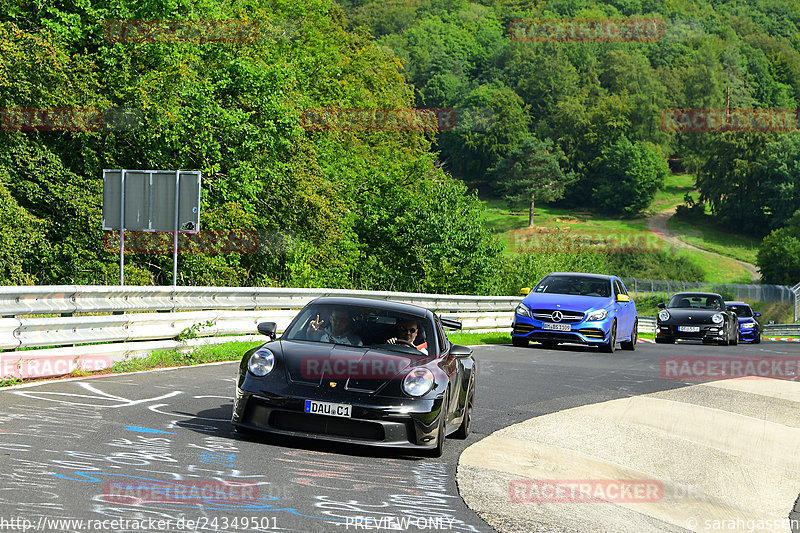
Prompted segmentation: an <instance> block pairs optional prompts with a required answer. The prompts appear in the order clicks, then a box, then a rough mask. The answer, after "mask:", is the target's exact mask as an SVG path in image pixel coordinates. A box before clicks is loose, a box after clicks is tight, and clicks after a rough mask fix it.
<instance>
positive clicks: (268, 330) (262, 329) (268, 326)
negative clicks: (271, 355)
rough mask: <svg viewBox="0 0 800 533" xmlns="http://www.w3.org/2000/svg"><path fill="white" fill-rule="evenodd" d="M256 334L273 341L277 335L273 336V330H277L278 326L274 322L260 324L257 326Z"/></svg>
mask: <svg viewBox="0 0 800 533" xmlns="http://www.w3.org/2000/svg"><path fill="white" fill-rule="evenodd" d="M257 329H258V332H259V333H261V334H262V335H266V336H267V337H269V338H270V339H272V340H275V338H276V337H277V335H276V334H275V330H277V329H278V325H277V324H275V322H261V323H260V324H259V325H258V328H257Z"/></svg>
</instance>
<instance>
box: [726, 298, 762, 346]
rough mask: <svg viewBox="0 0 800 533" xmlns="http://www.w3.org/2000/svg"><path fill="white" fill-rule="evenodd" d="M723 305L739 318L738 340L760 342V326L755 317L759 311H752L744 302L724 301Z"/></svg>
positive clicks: (759, 314)
mask: <svg viewBox="0 0 800 533" xmlns="http://www.w3.org/2000/svg"><path fill="white" fill-rule="evenodd" d="M725 307H727V308H728V309H730V310H731V311H733V312H734V313H736V316H737V317H738V319H739V340H740V341H742V342H752V343H753V344H758V343H760V342H761V327H760V326H759V324H758V322H756V318H755V317H758V316H761V313H754V312H753V308H752V307H750V306H749V305H747V304H746V303H744V302H725Z"/></svg>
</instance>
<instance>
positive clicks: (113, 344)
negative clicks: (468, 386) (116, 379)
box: [0, 285, 521, 377]
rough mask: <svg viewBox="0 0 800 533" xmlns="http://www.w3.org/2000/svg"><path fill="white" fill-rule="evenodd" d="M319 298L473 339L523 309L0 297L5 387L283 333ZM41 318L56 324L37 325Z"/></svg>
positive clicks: (34, 294)
mask: <svg viewBox="0 0 800 533" xmlns="http://www.w3.org/2000/svg"><path fill="white" fill-rule="evenodd" d="M320 296H355V297H367V298H374V299H382V300H389V299H391V300H393V301H399V302H405V303H410V304H415V305H419V306H422V307H426V308H429V309H432V310H434V311H437V312H438V313H439V314H440V315H441V316H442V317H446V318H453V319H456V320H459V321H461V322H462V325H463V327H464V329H465V330H498V329H507V328H509V327H510V325H511V320H512V317H513V309H514V307H516V305H517V304H518V303H519V301H520V299H521V298H520V297H519V296H512V297H506V296H499V297H493V296H468V295H441V294H416V293H401V292H386V291H348V290H341V289H291V288H248V287H244V288H242V287H231V288H227V287H178V288H173V287H135V286H128V287H118V286H114V287H106V286H73V285H70V286H46V287H45V286H33V287H0V316H3V317H5V318H0V350H14V351H5V352H0V377H4V376H7V375H12V376H14V377H49V376H56V375H62V374H66V373H69V372H70V371H72V370H74V369H75V368H76V367H78V368H85V367H87V365H88V366H89V367H90V368H91V369H92V370H96V369H98V368H103V367H106V366H110V365H111V364H113V362H115V361H119V360H122V359H125V358H129V357H137V356H140V355H144V354H147V353H150V352H152V351H154V350H159V349H169V348H173V349H175V348H182V347H185V346H186V345H187V343H186V341H183V342H178V341H177V340H176V338H177V337H178V336H179V335H180V334H181V333H183V332H187V331H189V332H190V333H191V334H190V336H191V337H199V339H192V340H190V341H189V344H192V343H195V344H196V343H198V342H200V343H215V342H227V341H230V340H231V337H225V335H243V334H251V335H252V334H254V333H255V332H256V326H257V324H258V323H259V322H265V321H272V322H276V323H277V326H278V331H279V332H282V331H283V330H284V329H285V328H286V327H287V326H288V325H289V322H290V321H291V319H292V318H293V317H294V316H295V314H296V313H297V311H298V310H299V309H301V308H302V307H303V306H305V305H306V304H307V303H308V302H310V301H311V300H313V299H314V298H317V297H320ZM87 313H92V315H87ZM101 313H105V314H101ZM42 314H52V315H58V316H53V317H44V318H42V317H37V316H35V315H42ZM31 315H34V316H31ZM244 338H246V339H249V340H263V337H260V336H257V335H255V336H249V337H244ZM89 343H91V344H89ZM98 343H101V344H98ZM51 347H52V348H51ZM21 348H22V349H24V350H20V349H21ZM30 348H40V349H35V350H31V349H30ZM98 365H102V366H98Z"/></svg>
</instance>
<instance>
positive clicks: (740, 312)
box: [728, 305, 753, 317]
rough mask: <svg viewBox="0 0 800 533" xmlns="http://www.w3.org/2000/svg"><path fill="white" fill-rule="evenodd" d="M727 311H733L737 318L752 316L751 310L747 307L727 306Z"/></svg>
mask: <svg viewBox="0 0 800 533" xmlns="http://www.w3.org/2000/svg"><path fill="white" fill-rule="evenodd" d="M728 310H729V311H733V312H734V313H736V315H737V316H743V317H749V316H753V310H752V309H750V306H749V305H729V306H728Z"/></svg>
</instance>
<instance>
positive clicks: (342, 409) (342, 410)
mask: <svg viewBox="0 0 800 533" xmlns="http://www.w3.org/2000/svg"><path fill="white" fill-rule="evenodd" d="M352 410H353V406H351V405H348V404H346V403H331V402H315V401H314V400H306V405H305V412H306V413H311V414H314V415H327V416H340V417H342V418H350V413H351V411H352Z"/></svg>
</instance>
